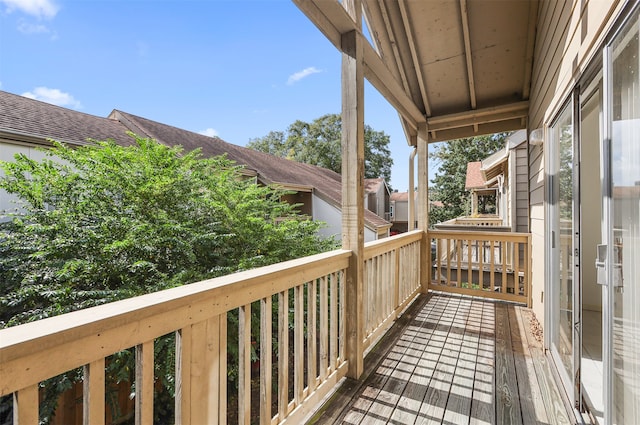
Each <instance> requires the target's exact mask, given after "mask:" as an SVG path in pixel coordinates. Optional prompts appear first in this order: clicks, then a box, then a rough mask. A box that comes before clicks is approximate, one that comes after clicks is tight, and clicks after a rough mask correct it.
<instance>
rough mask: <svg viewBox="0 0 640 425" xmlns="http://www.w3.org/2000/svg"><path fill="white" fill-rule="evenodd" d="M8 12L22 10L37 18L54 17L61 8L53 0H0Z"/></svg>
mask: <svg viewBox="0 0 640 425" xmlns="http://www.w3.org/2000/svg"><path fill="white" fill-rule="evenodd" d="M0 3H2V4H4V5H5V6H6V8H7V11H8V12H13V11H14V10H20V11H22V12H24V13H26V14H27V15H31V16H35V17H36V18H46V19H52V18H53V17H55V16H56V14H57V13H58V10H60V6H58V5H57V4H56V3H55V1H53V0H0Z"/></svg>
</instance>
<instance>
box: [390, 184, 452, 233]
mask: <svg viewBox="0 0 640 425" xmlns="http://www.w3.org/2000/svg"><path fill="white" fill-rule="evenodd" d="M430 198H431V197H430ZM441 206H442V202H440V201H433V200H432V199H429V210H431V208H433V207H441ZM390 209H391V234H397V233H404V232H407V231H408V230H409V192H393V193H392V194H391V207H390ZM413 210H414V211H413V218H414V223H413V226H412V229H411V230H413V229H417V228H418V221H417V220H418V219H417V217H418V192H417V191H416V192H413Z"/></svg>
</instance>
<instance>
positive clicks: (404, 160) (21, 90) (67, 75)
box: [0, 0, 411, 191]
mask: <svg viewBox="0 0 640 425" xmlns="http://www.w3.org/2000/svg"><path fill="white" fill-rule="evenodd" d="M0 89H1V90H4V91H8V92H11V93H15V94H20V95H25V96H29V97H32V98H36V99H39V100H43V101H47V102H50V103H54V104H57V105H60V106H64V107H67V108H70V109H75V110H78V111H81V112H85V113H88V114H92V115H97V116H102V117H106V116H107V115H108V114H109V113H110V112H111V110H112V109H120V110H123V111H126V112H129V113H132V114H135V115H139V116H143V117H146V118H149V119H152V120H155V121H160V122H163V123H167V124H170V125H174V126H176V127H180V128H184V129H187V130H191V131H195V132H204V133H208V134H210V135H217V136H219V137H221V138H222V139H224V140H226V141H227V142H230V143H234V144H237V145H245V144H246V143H247V142H248V141H249V140H250V139H253V138H257V137H262V136H264V135H266V134H267V133H268V132H269V131H272V130H285V129H286V128H287V126H288V125H289V124H291V123H293V122H294V121H295V120H298V119H299V120H303V121H312V120H313V119H315V118H318V117H320V116H322V115H324V114H327V113H339V112H340V54H339V52H338V51H337V50H336V49H335V48H334V47H333V45H331V44H330V43H329V41H327V40H326V38H325V37H324V36H323V35H322V34H321V33H320V31H319V30H318V29H317V28H316V27H315V26H314V25H313V24H312V23H311V22H310V21H309V20H308V19H307V18H306V17H305V16H304V15H303V14H302V13H301V12H300V11H299V10H298V9H297V7H296V6H295V5H294V4H293V3H292V2H290V1H288V0H254V1H247V0H237V1H221V0H207V1H205V0H201V1H194V0H187V1H184V0H183V1H177V0H136V1H124V0H72V1H68V0H0ZM365 121H366V123H367V124H368V125H370V126H371V127H373V128H374V129H375V130H378V131H384V132H385V133H387V134H388V135H389V136H390V138H391V144H390V148H391V151H392V157H393V161H394V166H393V168H392V178H391V184H392V186H393V187H394V188H395V189H399V190H400V191H405V190H407V188H408V174H407V173H408V171H407V170H408V158H409V154H410V152H411V149H410V148H409V146H407V142H406V140H405V137H404V132H403V130H402V127H401V125H400V121H399V119H398V115H397V113H396V112H395V110H394V109H393V108H392V107H391V106H390V105H389V104H388V103H387V102H386V100H384V98H382V97H381V96H380V95H379V94H378V93H377V92H376V90H375V89H373V88H372V87H371V86H370V85H368V83H367V87H366V91H365Z"/></svg>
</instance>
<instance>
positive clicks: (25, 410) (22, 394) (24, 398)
mask: <svg viewBox="0 0 640 425" xmlns="http://www.w3.org/2000/svg"><path fill="white" fill-rule="evenodd" d="M38 407H39V403H38V384H35V385H31V386H30V387H27V388H24V389H21V390H20V391H17V392H15V393H13V423H14V424H16V425H38V423H39V420H40V418H39V417H38V416H39V409H38Z"/></svg>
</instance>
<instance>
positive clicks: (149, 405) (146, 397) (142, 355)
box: [135, 341, 154, 425]
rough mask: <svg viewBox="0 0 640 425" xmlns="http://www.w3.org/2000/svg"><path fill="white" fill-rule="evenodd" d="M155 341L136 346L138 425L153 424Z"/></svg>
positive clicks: (136, 406) (136, 417)
mask: <svg viewBox="0 0 640 425" xmlns="http://www.w3.org/2000/svg"><path fill="white" fill-rule="evenodd" d="M153 362H154V359H153V341H147V342H145V343H143V344H139V345H137V346H136V372H135V374H136V378H135V382H136V399H135V423H136V425H140V424H148V423H153V369H154V366H153Z"/></svg>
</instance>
